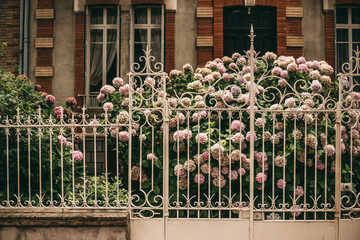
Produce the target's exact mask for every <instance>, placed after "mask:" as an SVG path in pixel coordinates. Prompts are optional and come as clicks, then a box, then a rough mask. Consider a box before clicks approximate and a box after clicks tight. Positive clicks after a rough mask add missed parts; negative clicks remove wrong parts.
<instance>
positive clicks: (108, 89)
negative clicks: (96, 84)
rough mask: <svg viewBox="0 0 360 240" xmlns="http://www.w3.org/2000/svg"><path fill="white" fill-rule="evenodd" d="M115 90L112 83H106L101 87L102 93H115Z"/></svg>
mask: <svg viewBox="0 0 360 240" xmlns="http://www.w3.org/2000/svg"><path fill="white" fill-rule="evenodd" d="M114 92H115V88H114V87H113V86H111V85H104V86H103V87H102V88H101V89H100V93H102V94H105V95H106V94H113V93H114Z"/></svg>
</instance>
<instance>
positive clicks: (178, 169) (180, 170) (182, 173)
mask: <svg viewBox="0 0 360 240" xmlns="http://www.w3.org/2000/svg"><path fill="white" fill-rule="evenodd" d="M174 175H175V176H178V177H186V169H185V167H184V165H181V164H178V165H176V166H175V167H174Z"/></svg>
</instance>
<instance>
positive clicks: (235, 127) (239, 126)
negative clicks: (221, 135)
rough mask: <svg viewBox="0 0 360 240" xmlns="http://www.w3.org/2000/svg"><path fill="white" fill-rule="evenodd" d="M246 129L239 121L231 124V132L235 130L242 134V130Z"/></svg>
mask: <svg viewBox="0 0 360 240" xmlns="http://www.w3.org/2000/svg"><path fill="white" fill-rule="evenodd" d="M244 129H245V124H244V123H242V122H240V121H239V120H234V121H232V123H231V130H235V131H238V132H240V131H241V130H244Z"/></svg>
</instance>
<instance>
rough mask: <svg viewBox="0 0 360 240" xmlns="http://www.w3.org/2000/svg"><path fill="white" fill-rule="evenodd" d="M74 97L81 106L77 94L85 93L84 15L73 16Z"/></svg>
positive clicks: (80, 99) (80, 100) (81, 103)
mask: <svg viewBox="0 0 360 240" xmlns="http://www.w3.org/2000/svg"><path fill="white" fill-rule="evenodd" d="M75 25H76V26H75V97H76V98H77V101H78V106H82V105H83V102H82V100H83V98H81V97H78V95H79V94H84V93H85V91H84V90H85V13H83V12H82V13H77V14H75Z"/></svg>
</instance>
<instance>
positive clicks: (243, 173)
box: [237, 168, 246, 176]
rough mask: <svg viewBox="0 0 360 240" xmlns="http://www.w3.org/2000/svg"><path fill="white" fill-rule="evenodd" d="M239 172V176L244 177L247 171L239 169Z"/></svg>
mask: <svg viewBox="0 0 360 240" xmlns="http://www.w3.org/2000/svg"><path fill="white" fill-rule="evenodd" d="M237 172H238V174H239V175H241V176H244V175H245V173H246V170H245V169H244V168H239V169H238V171H237Z"/></svg>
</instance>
